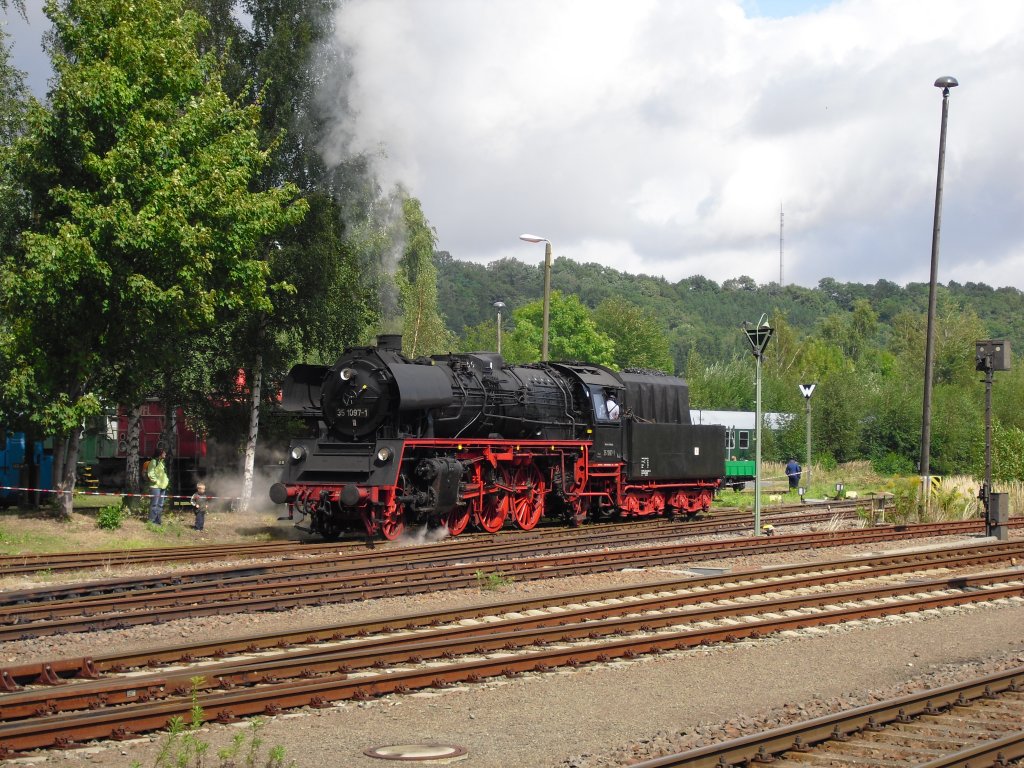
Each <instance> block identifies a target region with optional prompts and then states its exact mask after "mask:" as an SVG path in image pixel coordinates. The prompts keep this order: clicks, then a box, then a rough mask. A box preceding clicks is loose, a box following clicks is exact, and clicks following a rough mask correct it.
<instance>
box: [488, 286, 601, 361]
mask: <svg viewBox="0 0 1024 768" xmlns="http://www.w3.org/2000/svg"><path fill="white" fill-rule="evenodd" d="M548 315H549V318H548V354H549V355H550V357H551V359H552V360H579V361H583V362H588V363H599V364H601V365H607V366H610V367H613V368H614V367H615V342H614V341H612V339H611V338H610V337H609V336H608V335H607V334H604V333H601V332H600V331H599V330H598V329H597V324H596V323H595V322H594V318H593V316H592V315H591V312H590V310H589V309H587V307H586V306H584V304H583V302H581V301H580V300H579V297H577V296H574V295H571V294H570V295H565V294H563V293H562V292H561V291H552V293H551V303H550V308H549V310H548ZM512 317H513V319H514V321H515V328H514V330H512V331H511V332H510V333H508V334H507V335H504V337H503V339H502V353H503V354H504V356H505V358H506V359H507V360H510V361H512V362H517V363H532V362H536V361H538V360H540V351H541V346H542V345H541V341H542V337H543V329H544V302H543V300H541V301H534V302H531V303H529V304H527V305H525V306H523V307H520V308H518V309H516V310H515V311H514V312H513V313H512Z"/></svg>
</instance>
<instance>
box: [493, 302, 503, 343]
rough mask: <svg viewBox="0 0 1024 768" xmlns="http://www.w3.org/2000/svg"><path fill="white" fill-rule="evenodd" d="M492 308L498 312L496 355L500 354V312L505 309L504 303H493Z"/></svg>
mask: <svg viewBox="0 0 1024 768" xmlns="http://www.w3.org/2000/svg"><path fill="white" fill-rule="evenodd" d="M494 308H495V309H496V310H498V354H499V355H500V354H501V310H503V309H504V308H505V302H504V301H496V302H494Z"/></svg>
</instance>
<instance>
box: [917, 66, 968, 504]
mask: <svg viewBox="0 0 1024 768" xmlns="http://www.w3.org/2000/svg"><path fill="white" fill-rule="evenodd" d="M958 85H960V83H958V82H957V80H956V78H955V77H949V76H946V77H940V78H939V79H938V80H936V81H935V87H936V88H941V89H942V123H941V127H940V128H939V171H938V174H937V176H936V179H935V220H934V223H933V225H932V266H931V277H930V279H929V281H928V329H927V331H926V335H925V349H924V406H923V414H922V416H921V478H922V483H923V488H922V493H924V494H925V497H924V498H925V506H926V507H927V505H928V500H929V499H930V497H931V494H930V493H929V491H930V486H931V480H930V477H929V476H930V475H931V456H930V454H931V438H932V434H931V433H932V375H933V370H934V367H935V292H936V289H935V282H936V277H937V276H938V271H939V231H940V229H941V226H940V225H941V222H942V173H943V171H944V170H945V167H946V120H947V119H948V118H949V89H950V88H956V87H957V86H958Z"/></svg>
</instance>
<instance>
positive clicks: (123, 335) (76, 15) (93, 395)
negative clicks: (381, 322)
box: [0, 0, 305, 511]
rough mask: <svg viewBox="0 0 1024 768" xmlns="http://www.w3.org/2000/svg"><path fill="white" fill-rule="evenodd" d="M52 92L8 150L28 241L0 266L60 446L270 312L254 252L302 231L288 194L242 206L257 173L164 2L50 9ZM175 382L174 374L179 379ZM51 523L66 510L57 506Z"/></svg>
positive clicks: (189, 39) (242, 129) (119, 1)
mask: <svg viewBox="0 0 1024 768" xmlns="http://www.w3.org/2000/svg"><path fill="white" fill-rule="evenodd" d="M46 13H47V15H48V16H49V18H50V19H51V20H52V21H53V24H54V34H55V42H54V46H53V52H52V58H53V66H54V71H55V77H56V81H55V86H54V88H53V90H52V91H51V94H50V104H51V105H50V108H49V109H46V110H44V109H41V108H39V109H36V110H34V111H33V113H32V115H31V130H29V131H28V132H27V133H26V135H25V137H24V139H22V140H21V141H20V142H19V145H18V158H19V163H20V165H19V168H20V172H21V173H22V174H23V178H24V180H25V184H26V187H27V188H28V190H29V193H30V203H31V206H32V216H33V224H32V227H31V228H30V229H28V230H26V231H25V232H24V233H23V235H22V238H21V244H20V245H21V247H20V249H19V252H18V253H16V254H10V255H8V254H5V255H4V264H3V265H2V266H3V270H2V271H3V277H2V280H3V283H2V290H0V303H2V305H3V308H4V309H5V310H6V311H8V312H10V313H11V314H12V315H13V316H16V317H17V318H18V322H17V325H16V328H15V333H14V337H15V338H14V345H15V348H16V350H17V353H18V355H19V363H20V364H19V371H18V372H17V374H18V375H19V376H20V378H21V380H22V381H26V382H28V385H27V386H28V387H29V388H30V389H31V390H32V392H33V393H34V394H35V395H36V396H38V399H39V403H40V404H39V405H38V406H37V407H36V408H35V409H34V411H33V417H34V419H35V420H37V421H38V422H39V423H40V424H41V425H42V426H43V427H44V428H45V429H46V430H47V431H48V432H50V433H52V434H57V435H61V434H63V435H66V436H67V438H68V439H67V450H66V453H65V456H64V460H65V462H66V463H65V464H64V466H65V467H66V471H65V472H64V473H63V474H58V477H60V478H61V480H60V487H61V489H62V490H64V491H71V490H72V489H73V488H74V483H75V461H76V458H77V439H78V426H79V425H80V424H81V423H82V420H83V419H84V418H86V417H88V416H90V415H92V414H94V413H96V412H97V411H98V409H99V403H100V401H101V398H107V399H109V400H111V401H114V402H129V403H133V402H138V398H139V397H140V396H141V394H142V393H143V392H144V391H145V390H146V389H147V388H150V387H152V382H153V379H154V378H158V377H159V376H160V374H161V373H164V372H166V371H167V370H168V368H170V367H176V366H177V365H179V364H180V363H181V362H182V361H178V360H174V359H169V357H168V354H169V351H168V350H170V353H171V354H175V353H178V352H179V351H180V350H181V347H182V345H181V344H179V343H177V342H180V341H183V340H188V339H202V338H203V337H204V334H206V333H208V332H209V331H210V329H211V328H214V327H216V326H217V323H218V322H219V321H220V320H222V319H223V318H224V317H226V316H229V315H232V314H245V313H248V312H250V311H267V310H269V309H270V308H271V307H272V304H271V301H270V299H269V296H268V293H267V289H266V279H267V264H266V262H265V261H263V260H261V259H260V258H258V250H257V243H258V242H259V241H260V240H261V239H262V238H265V237H268V236H270V235H272V234H273V233H275V232H277V231H278V230H280V229H281V228H282V227H283V226H286V225H288V224H294V223H295V222H297V221H298V220H300V219H301V217H302V215H303V213H304V210H305V205H304V204H301V203H296V201H295V198H296V193H297V190H296V189H295V188H294V187H292V186H290V185H282V186H281V187H279V188H276V189H273V190H268V191H266V192H255V193H254V192H251V191H250V185H251V184H252V181H253V179H254V178H256V177H257V176H258V174H259V173H260V171H261V169H262V168H263V166H264V165H265V164H266V163H267V161H268V158H269V156H270V149H269V148H266V147H261V146H260V143H259V140H258V132H257V126H258V120H259V113H258V110H256V109H255V108H252V107H249V108H246V107H243V106H241V105H239V104H238V103H236V102H233V101H232V100H231V99H229V98H228V97H227V95H226V94H225V93H224V91H223V89H222V87H221V69H220V65H219V63H218V61H217V59H216V58H214V57H213V56H211V55H206V56H201V55H200V54H199V53H198V51H197V48H196V40H197V38H198V35H199V34H200V33H201V31H202V30H203V29H204V22H203V20H202V19H200V18H199V17H198V16H197V15H196V14H194V13H192V12H190V11H186V10H185V8H184V6H183V4H182V2H180V1H179V0H131V2H129V0H76V1H75V2H67V3H64V2H58V1H57V0H48V2H47V4H46ZM185 362H186V364H187V361H185ZM64 499H65V505H64V509H65V511H70V495H69V494H65V495H64Z"/></svg>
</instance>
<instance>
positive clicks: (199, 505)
mask: <svg viewBox="0 0 1024 768" xmlns="http://www.w3.org/2000/svg"><path fill="white" fill-rule="evenodd" d="M189 503H190V504H191V505H192V511H193V512H195V513H196V524H195V529H196V530H197V531H201V530H203V526H204V525H205V524H206V511H207V510H208V509H209V508H210V499H209V497H208V496H207V495H206V485H205V484H203V483H197V484H196V492H195V493H193V494H192V498H191V500H190V502H189Z"/></svg>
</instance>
